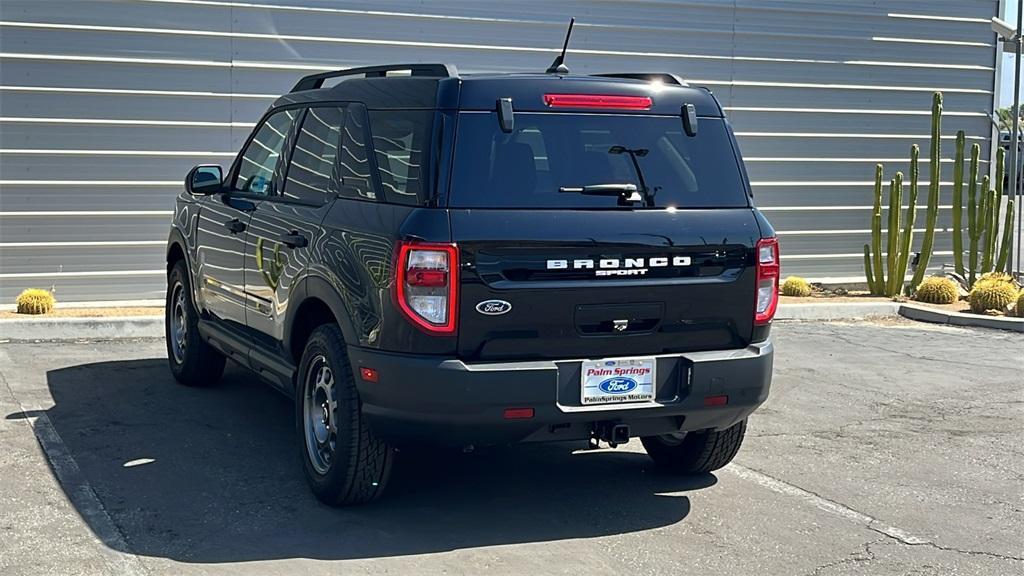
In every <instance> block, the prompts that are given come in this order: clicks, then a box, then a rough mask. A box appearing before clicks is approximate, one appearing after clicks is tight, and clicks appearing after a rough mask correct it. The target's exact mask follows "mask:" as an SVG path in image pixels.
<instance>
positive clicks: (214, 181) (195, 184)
mask: <svg viewBox="0 0 1024 576" xmlns="http://www.w3.org/2000/svg"><path fill="white" fill-rule="evenodd" d="M223 185H224V172H223V171H222V170H221V167H220V166H218V165H216V164H200V165H199V166H196V167H194V168H192V169H191V170H189V171H188V176H186V177H185V190H187V191H188V193H189V194H193V195H196V196H205V195H207V194H215V193H217V192H220V189H221V188H222V187H223Z"/></svg>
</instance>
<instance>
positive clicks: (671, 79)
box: [591, 72, 690, 86]
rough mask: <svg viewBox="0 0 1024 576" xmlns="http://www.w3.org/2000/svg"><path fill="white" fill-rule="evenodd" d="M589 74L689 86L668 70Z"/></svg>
mask: <svg viewBox="0 0 1024 576" xmlns="http://www.w3.org/2000/svg"><path fill="white" fill-rule="evenodd" d="M591 76H603V77H605V78H630V79H632V80H644V81H646V82H661V83H662V84H675V85H676V86H689V85H690V84H689V82H687V81H686V80H683V78H682V77H681V76H679V75H678V74H669V73H668V72H613V73H610V74H591Z"/></svg>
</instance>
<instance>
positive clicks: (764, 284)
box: [754, 238, 779, 325]
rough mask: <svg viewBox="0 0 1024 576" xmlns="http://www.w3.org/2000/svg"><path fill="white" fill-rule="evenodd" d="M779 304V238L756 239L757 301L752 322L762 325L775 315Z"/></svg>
mask: <svg viewBox="0 0 1024 576" xmlns="http://www.w3.org/2000/svg"><path fill="white" fill-rule="evenodd" d="M778 306H779V239H778V238H762V239H760V240H758V241H757V302H756V303H755V304H754V324H756V325H764V324H768V323H769V322H771V321H772V318H774V317H775V309H776V308H778Z"/></svg>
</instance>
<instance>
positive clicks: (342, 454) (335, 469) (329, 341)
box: [295, 324, 394, 506]
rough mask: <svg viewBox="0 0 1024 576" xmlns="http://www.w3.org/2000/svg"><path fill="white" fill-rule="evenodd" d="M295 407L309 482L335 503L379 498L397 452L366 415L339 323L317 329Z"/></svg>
mask: <svg viewBox="0 0 1024 576" xmlns="http://www.w3.org/2000/svg"><path fill="white" fill-rule="evenodd" d="M298 378H299V382H298V389H297V390H296V392H297V393H298V394H297V395H296V399H295V409H296V418H295V420H296V424H297V427H298V435H299V439H300V441H301V452H302V461H303V468H304V469H305V472H306V479H307V480H308V481H309V485H310V487H311V488H312V490H313V493H314V494H316V496H317V498H319V499H320V500H321V501H322V502H324V503H326V504H329V505H331V506H345V505H351V504H363V503H365V502H370V501H371V500H375V499H376V498H378V497H380V495H381V494H382V493H383V492H384V487H385V486H386V485H387V482H388V477H389V476H390V475H391V465H392V462H393V460H394V450H393V449H392V448H390V447H389V446H388V445H387V444H385V443H384V442H383V441H382V440H380V439H378V438H376V437H375V436H374V435H373V432H372V431H371V430H370V428H369V426H368V425H367V423H366V420H365V419H364V418H363V415H362V410H361V405H360V401H359V394H358V392H357V391H356V385H355V379H354V377H353V375H352V367H351V365H350V364H349V361H348V356H347V355H346V354H345V346H344V340H343V339H342V336H341V331H340V330H339V329H338V327H337V326H335V325H333V324H328V325H324V326H321V327H319V328H317V329H316V330H314V331H313V334H312V335H311V336H310V338H309V342H308V343H307V344H306V348H305V350H304V351H303V353H302V361H301V362H300V363H299V371H298Z"/></svg>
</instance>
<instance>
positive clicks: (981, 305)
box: [967, 277, 1017, 314]
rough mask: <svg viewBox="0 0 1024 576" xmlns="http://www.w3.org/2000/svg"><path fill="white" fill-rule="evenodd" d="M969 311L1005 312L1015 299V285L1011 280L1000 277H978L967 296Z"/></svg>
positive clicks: (981, 312)
mask: <svg viewBox="0 0 1024 576" xmlns="http://www.w3.org/2000/svg"><path fill="white" fill-rule="evenodd" d="M967 300H968V302H970V305H971V312H974V313H975V314H984V313H986V312H989V311H993V310H994V311H995V312H997V313H1006V312H1007V311H1008V310H1009V308H1010V305H1011V304H1013V303H1014V302H1015V301H1016V300H1017V287H1016V286H1014V284H1013V282H1011V281H1007V280H1003V279H1001V278H991V277H990V278H979V279H978V281H977V282H975V283H974V287H973V288H971V293H970V295H969V296H968V298H967Z"/></svg>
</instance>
